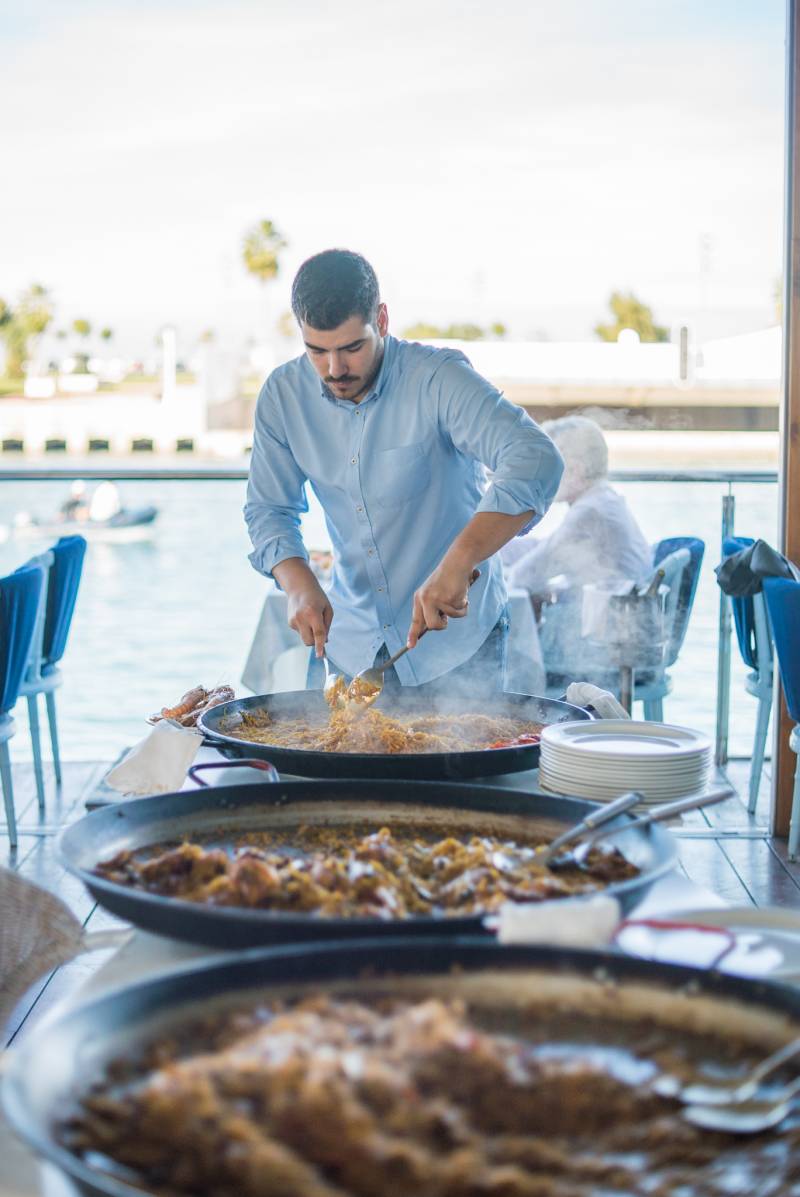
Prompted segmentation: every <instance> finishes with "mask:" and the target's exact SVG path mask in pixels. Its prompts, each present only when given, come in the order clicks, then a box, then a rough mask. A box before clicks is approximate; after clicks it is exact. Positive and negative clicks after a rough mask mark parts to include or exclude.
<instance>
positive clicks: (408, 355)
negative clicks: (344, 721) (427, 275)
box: [244, 249, 563, 692]
mask: <svg viewBox="0 0 800 1197" xmlns="http://www.w3.org/2000/svg"><path fill="white" fill-rule="evenodd" d="M292 310H293V312H294V315H295V317H296V319H297V321H298V324H299V326H300V332H301V334H302V337H303V341H304V344H305V353H304V354H303V355H302V356H301V357H299V358H296V359H295V360H294V361H291V362H287V363H286V364H285V365H283V366H280V367H279V368H278V369H277V370H274V371H273V372H272V374H271V375H270V376H269V378H268V379H267V381H266V382H265V384H264V386H263V388H262V390H261V394H260V395H259V398H258V404H257V408H256V418H255V432H254V439H253V453H252V459H251V466H250V478H249V483H248V490H247V503H246V505H245V509H244V514H245V519H246V522H247V527H248V530H249V533H250V539H251V541H252V543H253V552H252V553H251V555H250V561H251V562H252V564H253V566H254V567H255V568H256V569H257V570H258V571H259V572H260V573H263V574H266V575H267V576H271V577H273V578H274V579H275V581H276V582H277V583H278V585H279V586H280V587H281V588H282V589H283V590H284V591H285V593H286V595H287V598H288V619H289V624H290V626H291V627H292V628H294V629H295V630H296V631H297V632H298V633H299V635H300V637H301V639H302V640H303V643H304V644H307V645H309V646H310V647H312V646H313V650H314V651H313V654H312V660H311V664H310V667H309V679H308V684H309V685H310V686H315V685H317V686H318V685H321V684H322V680H323V676H324V673H323V661H322V657H323V655H326V656H327V657H328V659H329V661H330V662H331V664H332V666H333V668H334V669H335V670H337V671H338V672H341V673H343V674H345V675H350V676H352V675H354V674H356V673H358V672H359V671H360V670H362V669H366V668H369V667H370V666H372V665H373V664H379V663H381V662H382V661H385V660H387V659H388V657H389V656H390V655H392V654H393V653H395V652H397V651H399V649H401V648H402V647H403V646H404V644H406V643H408V644H409V645H410V646H411V647H412V648H413V649H414V651H413V652H410V653H407V654H406V655H405V656H403V657H402V658H401V659H400V660H399V661H398V662H397V665H396V666H395V667H393V668H392V669H389V670H387V674H386V676H385V682H384V685H385V688H387V689H389V688H393V687H396V686H397V685H403V686H416V687H422V686H424V687H425V688H426V690H430V689H434V690H435V689H439V690H443V691H444V692H447V691H448V689H449V688H450V687H451V685H452V684H453V682H454V681H455V680H456V678H457V676H458V675H460V674H468V675H469V676H475V677H476V678H477V677H479V678H480V679H481V682H482V685H481V689H483V690H484V691H486V690H487V689H488V690H501V689H502V687H503V665H504V661H505V641H506V636H507V629H508V618H507V615H506V592H505V587H504V583H503V575H502V567H501V564H500V560H499V558H497V557H495V556H494V554H495V553H497V551H498V549H500V548H501V547H502V546H503V545H504V544H506V542H507V541H509V540H510V539H511V538H512V537H514V536H517V535H521V534H524V533H525V532H527V531H528V530H529V529H530V528H531V527H532V526H533V525H534V524H535V523H537V522H538V521H539V520H540V519H541V517H542V516H543V515H544V513H545V511H546V510H547V508H548V506H549V504H550V502H551V501H552V499H553V496H554V495H555V492H556V490H557V488H558V484H559V480H560V478H561V472H562V468H563V467H562V461H561V458H560V456H559V453H558V450H557V449H556V448H555V446H554V445H553V443H552V441H551V440H550V439H549V438H548V437H547V436H546V434H545V433H544V432H542V430H541V429H540V428H539V427H538V426H537V425H536V424H535V423H534V422H533V420H531V419H530V418H529V417H528V416H527V415H526V414H525V413H524V412H523V411H522V410H521V409H520V408H517V407H514V406H513V405H512V404H511V403H509V402H508V401H507V400H505V399H504V398H503V396H502V395H501V394H500V393H499V391H497V390H496V389H495V388H494V387H493V386H492V385H491V384H490V383H489V382H487V381H486V379H484V378H482V377H481V376H480V375H479V374H477V373H476V372H475V371H474V370H473V369H472V367H471V365H470V364H469V362H468V360H467V359H466V357H465V356H464V355H463V354H462V353H459V352H458V351H456V350H452V349H435V348H432V347H431V346H424V345H418V344H414V343H410V342H407V341H401V340H397V339H396V338H394V337H392V336H390V335H389V313H388V311H387V308H386V304H385V303H382V302H381V299H380V294H379V290H378V280H377V278H376V276H375V272H374V270H373V269H372V267H371V266H370V264H369V263H368V262H367V261H366V260H365V259H364V258H362V257H361V256H360V255H359V254H356V253H351V252H349V251H346V250H338V249H334V250H326V251H325V252H324V253H320V254H317V255H316V256H315V257H313V258H309V259H308V261H306V262H305V263H304V264H303V265H302V266H301V267H300V270H299V271H298V273H297V276H296V278H295V280H294V283H293V286H292ZM484 466H487V467H488V468H489V469H490V470H491V472H492V476H491V482H490V484H489V486H488V488H487V487H486V479H485V473H484ZM306 482H309V483H310V485H311V486H312V488H313V490H314V493H315V494H316V496H317V498H318V499H319V501H320V503H321V505H322V508H323V510H324V512H325V517H326V522H327V525H328V530H329V533H330V536H331V541H332V544H333V551H334V570H333V580H332V583H331V587H330V590H329V592H328V594H326V593H325V591H323V589H322V587H321V586H320V584H319V582H318V581H317V579H316V578H315V576H314V574H313V573H312V571H311V569H310V567H309V564H308V554H307V552H306V549H305V546H304V544H303V540H302V537H301V535H300V516H301V514H302V513H303V512H304V511H306V510H307V509H308V504H307V501H306V497H305V489H304V488H305V484H306ZM476 570H478V571H480V576H479V577H478V578H477V580H476V581H474V584H473V585H472V586H471V587H470V580H471V579H472V578H473V577H474V574H475V571H476ZM445 628H447V629H448V632H447V635H446V636H432V635H428V636H426V637H425V639H424V640H420V635H421V633H422V632H423V631H424V630H426V629H431V630H435V631H441V630H443V629H445ZM418 641H419V643H418ZM395 671H396V672H395Z"/></svg>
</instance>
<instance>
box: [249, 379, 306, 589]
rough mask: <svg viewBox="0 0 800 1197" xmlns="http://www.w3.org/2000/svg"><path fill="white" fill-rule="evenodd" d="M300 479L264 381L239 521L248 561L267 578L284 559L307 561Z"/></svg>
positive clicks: (301, 476) (303, 492) (303, 479)
mask: <svg viewBox="0 0 800 1197" xmlns="http://www.w3.org/2000/svg"><path fill="white" fill-rule="evenodd" d="M305 484H306V477H305V474H304V473H303V471H302V470H301V469H300V467H299V466H298V464H297V462H296V461H295V459H294V457H293V455H292V452H291V450H290V449H289V446H288V444H287V442H286V437H285V432H284V428H283V421H282V419H281V418H280V412H279V410H278V406H277V404H276V403H275V401H274V398H273V396H272V394H271V393H270V383H269V379H267V381H266V382H265V383H264V386H263V387H262V388H261V394H260V395H259V397H258V403H257V404H256V419H255V430H254V434H253V452H252V456H251V458H250V476H249V478H248V482H247V502H246V503H245V507H244V518H245V522H246V524H247V530H248V532H249V534H250V540H251V542H252V545H253V551H252V553H251V554H250V557H249V560H250V562H251V564H252V565H253V567H254V568H255V569H257V570H258V572H259V573H262V574H266V575H271V574H272V571H273V569H274V568H275V566H276V565H279V564H280V562H281V561H285V560H286V559H287V558H288V557H303V558H304V559H305V560H306V561H307V560H308V553H307V552H306V548H305V545H304V544H303V538H302V536H301V535H300V516H301V515H302V514H303V512H305V511H308V500H307V499H306V493H305Z"/></svg>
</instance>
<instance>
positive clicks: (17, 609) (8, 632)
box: [0, 566, 45, 848]
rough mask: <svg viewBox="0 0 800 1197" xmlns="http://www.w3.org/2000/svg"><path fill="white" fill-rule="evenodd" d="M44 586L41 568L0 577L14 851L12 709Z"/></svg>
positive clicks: (5, 781) (3, 766)
mask: <svg viewBox="0 0 800 1197" xmlns="http://www.w3.org/2000/svg"><path fill="white" fill-rule="evenodd" d="M44 587H45V573H44V570H43V569H42V568H41V566H22V568H21V569H18V570H17V571H16V572H15V573H13V574H9V575H8V577H6V578H0V780H1V781H2V787H3V802H4V803H5V808H6V821H7V823H8V838H9V840H10V842H11V847H12V848H16V846H17V820H16V815H15V813H14V787H13V783H12V780H11V756H10V753H9V751H8V741H9V740H10V739H11V737H12V736H13V735H14V732H15V730H16V729H15V726H14V720H13V719H12V718H11V710H12V708H13V707H14V705H15V704H16V702H17V699H18V697H19V690H20V686H21V684H22V677H23V674H24V672H25V669H26V666H27V664H28V660H29V658H30V652H31V644H32V643H33V637H34V633H35V631H36V616H37V612H38V610H39V603H40V599H41V596H42V594H43V593H44Z"/></svg>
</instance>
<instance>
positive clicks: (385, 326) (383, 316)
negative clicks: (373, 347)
mask: <svg viewBox="0 0 800 1197" xmlns="http://www.w3.org/2000/svg"><path fill="white" fill-rule="evenodd" d="M375 323H376V326H377V329H378V336H379V337H385V336H386V334H387V333H388V331H389V309H388V308H387V306H386V304H385V303H379V304H378V318H377V320H376V322H375Z"/></svg>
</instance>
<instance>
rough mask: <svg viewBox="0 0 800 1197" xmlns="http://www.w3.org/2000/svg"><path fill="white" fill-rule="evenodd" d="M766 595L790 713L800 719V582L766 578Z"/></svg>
mask: <svg viewBox="0 0 800 1197" xmlns="http://www.w3.org/2000/svg"><path fill="white" fill-rule="evenodd" d="M764 598H765V599H766V603H767V610H768V611H769V620H770V623H771V625H772V638H773V640H774V641H775V651H776V652H777V654H778V667H779V669H780V673H781V686H782V687H783V693H784V696H785V698H786V705H787V707H788V708H789V714H790V715H791V717H792V719H794V721H795V723H800V582H795V581H793V580H791V579H789V578H765V579H764Z"/></svg>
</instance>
